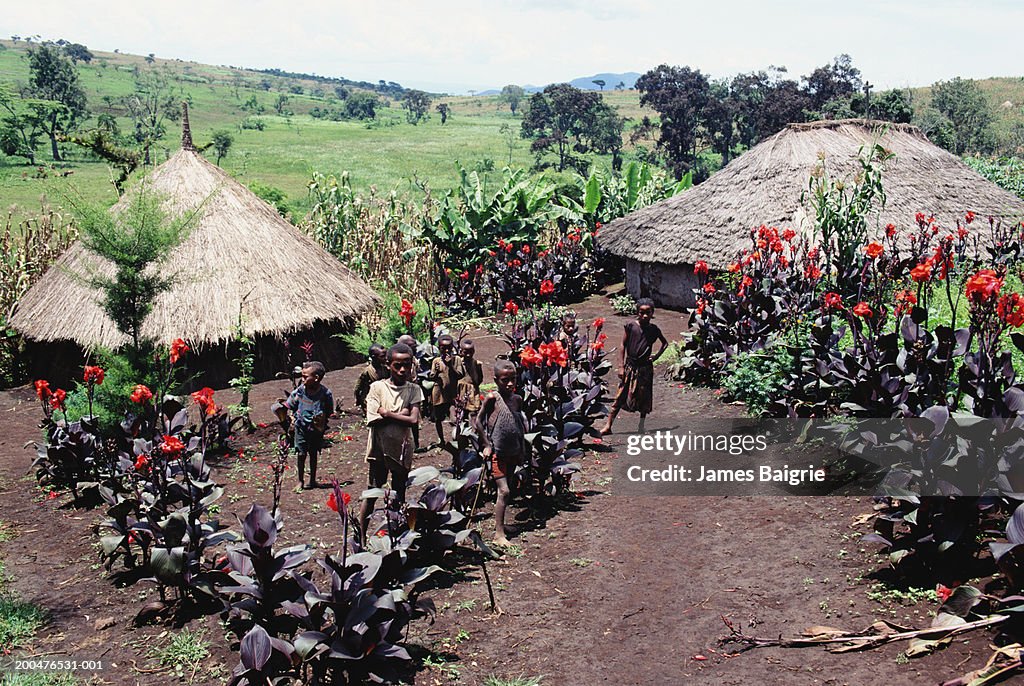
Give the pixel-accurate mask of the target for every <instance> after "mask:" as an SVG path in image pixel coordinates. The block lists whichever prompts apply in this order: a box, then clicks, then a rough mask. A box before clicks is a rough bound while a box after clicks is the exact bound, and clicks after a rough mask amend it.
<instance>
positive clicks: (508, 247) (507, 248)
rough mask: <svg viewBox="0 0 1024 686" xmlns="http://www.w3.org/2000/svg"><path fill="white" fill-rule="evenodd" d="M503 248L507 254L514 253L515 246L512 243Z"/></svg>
mask: <svg viewBox="0 0 1024 686" xmlns="http://www.w3.org/2000/svg"><path fill="white" fill-rule="evenodd" d="M503 247H504V248H505V252H512V250H514V249H515V246H513V245H512V244H511V243H506V244H505V245H504V246H503Z"/></svg>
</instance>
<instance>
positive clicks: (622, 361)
mask: <svg viewBox="0 0 1024 686" xmlns="http://www.w3.org/2000/svg"><path fill="white" fill-rule="evenodd" d="M653 318H654V301H652V300H651V299H650V298H641V299H640V300H638V301H637V303H636V321H635V322H630V323H629V324H626V327H625V331H623V333H622V345H621V346H619V377H620V378H621V379H622V380H621V381H620V382H619V392H618V394H617V395H616V396H615V402H614V403H612V411H611V413H610V414H609V415H608V420H607V421H606V422H605V425H604V427H603V428H602V429H601V433H602V434H610V433H611V432H612V423H613V422H614V421H615V417H616V416H618V414H619V410H622V409H625V410H626V411H627V412H639V413H640V426H639V428H638V431H639V433H643V432H644V420H646V419H647V415H649V414H650V413H651V406H652V405H653V403H654V363H655V362H656V361H657V359H658V358H659V357H661V354H662V353H663V352H665V348H666V347H667V346H668V341H667V340H665V336H664V335H663V334H662V333H661V329H659V328H658V326H657V325H656V324H652V323H651V320H652V319H653ZM655 342H660V343H661V347H659V348H658V352H656V353H654V354H653V355H652V354H651V353H652V352H653V350H654V344H655Z"/></svg>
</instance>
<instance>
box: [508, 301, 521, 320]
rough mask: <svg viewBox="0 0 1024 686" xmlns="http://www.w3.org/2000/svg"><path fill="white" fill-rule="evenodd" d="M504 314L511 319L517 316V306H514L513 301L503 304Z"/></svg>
mask: <svg viewBox="0 0 1024 686" xmlns="http://www.w3.org/2000/svg"><path fill="white" fill-rule="evenodd" d="M504 311H505V314H510V315H512V316H513V317H514V316H516V315H517V314H519V305H516V302H515V301H514V300H509V301H508V302H507V303H505V310H504Z"/></svg>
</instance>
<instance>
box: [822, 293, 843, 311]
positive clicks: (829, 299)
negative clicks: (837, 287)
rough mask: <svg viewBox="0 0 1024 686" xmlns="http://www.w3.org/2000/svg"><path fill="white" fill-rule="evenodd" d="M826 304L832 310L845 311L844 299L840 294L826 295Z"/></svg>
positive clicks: (824, 299)
mask: <svg viewBox="0 0 1024 686" xmlns="http://www.w3.org/2000/svg"><path fill="white" fill-rule="evenodd" d="M822 300H823V301H824V303H825V307H826V308H827V309H830V310H841V309H843V298H842V296H840V295H839V294H838V293H831V292H829V293H826V294H825V296H824V298H823V299H822Z"/></svg>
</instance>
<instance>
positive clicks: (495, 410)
mask: <svg viewBox="0 0 1024 686" xmlns="http://www.w3.org/2000/svg"><path fill="white" fill-rule="evenodd" d="M494 384H495V385H496V386H497V387H498V390H497V392H494V391H492V392H490V393H488V394H487V397H486V398H484V403H483V407H482V408H481V409H480V414H478V415H477V416H476V417H475V419H474V421H475V423H476V430H477V433H478V435H479V436H480V441H481V443H482V444H483V449H482V451H481V454H482V456H483V458H484V460H485V461H488V460H489V461H490V464H491V475H492V476H493V478H494V482H495V485H496V486H497V487H498V500H497V502H496V503H495V504H494V542H495V543H496V544H498V545H508V536H507V535H506V532H505V508H506V507H507V506H508V500H509V485H508V480H509V478H510V477H511V476H512V475H513V474H514V473H515V469H516V467H518V466H519V464H520V463H521V462H522V461H523V459H524V458H525V456H526V421H525V419H524V418H523V414H522V406H523V399H522V398H521V397H520V396H519V395H517V394H516V368H515V365H513V364H512V363H511V362H509V361H508V360H498V361H496V362H495V363H494Z"/></svg>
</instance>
